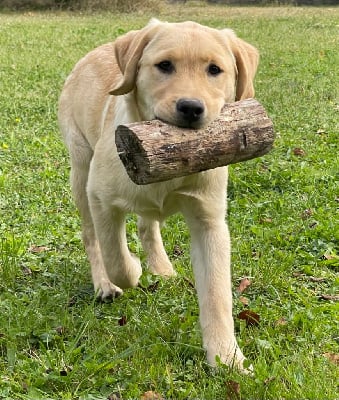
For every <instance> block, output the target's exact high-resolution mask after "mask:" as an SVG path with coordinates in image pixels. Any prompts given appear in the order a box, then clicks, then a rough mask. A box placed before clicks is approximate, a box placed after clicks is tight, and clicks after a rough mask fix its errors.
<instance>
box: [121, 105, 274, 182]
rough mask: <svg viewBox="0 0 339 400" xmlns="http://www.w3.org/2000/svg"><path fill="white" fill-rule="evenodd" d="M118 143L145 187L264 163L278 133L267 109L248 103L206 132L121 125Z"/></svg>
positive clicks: (226, 111) (154, 124) (226, 112)
mask: <svg viewBox="0 0 339 400" xmlns="http://www.w3.org/2000/svg"><path fill="white" fill-rule="evenodd" d="M115 140H116V145H117V149H118V153H119V156H120V158H121V160H122V162H123V164H124V166H125V168H126V170H127V173H128V175H129V177H130V178H131V179H132V181H133V182H135V183H136V184H138V185H145V184H149V183H153V182H160V181H165V180H169V179H173V178H178V177H181V176H185V175H189V174H193V173H197V172H200V171H205V170H208V169H212V168H217V167H221V166H225V165H228V164H234V163H238V162H241V161H245V160H249V159H252V158H255V157H260V156H262V155H264V154H266V153H267V152H268V151H269V150H270V149H271V148H272V145H273V140H274V132H273V125H272V121H271V120H270V118H269V117H268V116H267V114H266V112H265V110H264V108H263V107H262V105H261V104H260V103H259V102H258V101H257V100H255V99H246V100H242V101H238V102H235V103H229V104H226V105H225V106H224V107H223V109H222V112H221V114H220V116H219V117H218V118H217V119H216V120H215V121H213V122H212V123H211V124H210V125H209V126H207V127H206V128H204V129H186V128H179V127H176V126H172V125H168V124H166V123H164V122H162V121H158V120H153V121H144V122H135V123H131V124H126V125H119V126H118V127H117V130H116V137H115Z"/></svg>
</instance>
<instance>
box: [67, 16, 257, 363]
mask: <svg viewBox="0 0 339 400" xmlns="http://www.w3.org/2000/svg"><path fill="white" fill-rule="evenodd" d="M162 61H170V62H171V64H172V65H173V66H174V70H173V71H170V72H164V71H163V70H162V69H161V68H159V64H160V63H161V62H162ZM257 63H258V53H257V51H256V49H255V48H254V47H252V46H251V45H249V44H247V43H246V42H244V41H243V40H241V39H239V38H237V37H236V35H235V34H234V33H233V32H232V31H231V30H227V29H225V30H216V29H211V28H208V27H204V26H202V25H199V24H196V23H193V22H184V23H178V24H174V23H163V22H160V21H157V20H152V21H151V22H150V24H149V25H147V26H146V27H145V28H143V29H141V30H139V31H132V32H129V33H127V34H125V35H124V36H122V37H120V38H118V39H117V40H116V41H115V42H113V43H109V44H105V45H103V46H100V47H98V48H96V49H95V50H93V51H91V52H90V53H89V54H87V55H86V56H85V57H84V58H83V59H81V60H80V61H79V62H78V63H77V64H76V66H75V68H74V69H73V71H72V73H71V74H70V76H69V77H68V79H67V81H66V83H65V86H64V88H63V91H62V94H61V98H60V103H59V123H60V128H61V131H62V133H63V136H64V140H65V142H66V144H67V147H68V149H69V152H70V159H71V184H72V190H73V194H74V198H75V201H76V204H77V207H78V209H79V212H80V215H81V219H82V235H83V241H84V245H85V248H86V251H87V254H88V258H89V261H90V264H91V271H92V277H93V283H94V289H95V291H96V292H97V294H98V296H100V297H102V298H107V297H116V296H118V295H120V294H122V289H124V288H128V287H133V286H136V285H137V284H138V280H139V277H140V275H141V265H140V261H139V260H138V259H137V258H136V257H135V256H134V255H132V254H131V253H130V251H129V249H128V247H127V241H126V234H125V233H126V232H125V216H126V213H129V212H133V213H136V214H137V215H138V216H139V224H138V227H139V233H140V239H141V242H142V245H143V247H144V249H145V251H146V252H147V254H148V264H149V268H150V270H151V271H152V272H153V273H154V274H159V275H163V276H171V275H175V271H174V270H173V267H172V264H171V262H170V260H169V258H168V256H167V255H166V252H165V250H164V247H163V243H162V239H161V235H160V226H161V223H162V222H163V221H164V219H165V218H166V217H167V216H168V215H170V214H173V213H176V212H181V213H182V214H183V215H184V217H185V219H186V221H187V225H188V227H189V230H190V233H191V259H192V264H193V270H194V276H195V282H196V289H197V294H198V300H199V308H200V324H201V328H202V335H203V342H204V347H205V349H206V350H207V359H208V361H209V362H210V363H211V364H212V365H215V363H216V361H215V360H216V356H218V357H220V360H221V361H222V362H223V363H226V364H228V365H235V366H237V367H238V368H240V369H242V368H243V360H244V356H243V354H242V352H241V350H240V349H239V347H238V345H237V342H236V339H235V336H234V325H233V319H232V293H231V274H230V239H229V232H228V228H227V224H226V223H225V214H226V186H227V168H226V167H224V168H217V169H214V170H210V171H207V172H202V173H199V174H195V175H191V176H188V177H184V178H177V179H173V180H171V181H167V182H162V183H154V184H150V185H146V186H137V185H136V184H134V183H133V182H132V181H131V180H130V179H129V177H128V175H127V173H126V171H125V169H124V167H123V165H122V163H121V161H120V159H119V156H118V154H117V151H116V146H115V141H114V138H115V135H114V132H115V128H116V126H117V125H118V124H122V123H127V122H134V121H140V120H150V119H154V118H160V119H162V120H164V121H167V122H169V123H172V124H175V125H180V115H178V110H177V108H176V107H177V106H176V104H177V102H178V100H179V99H182V98H188V99H198V100H199V102H200V103H201V104H202V105H203V109H204V111H203V114H202V115H201V118H200V119H199V121H198V122H197V124H196V127H203V126H205V125H206V124H208V123H209V122H210V121H212V120H213V119H215V118H216V117H217V116H218V114H219V113H220V110H221V108H222V106H223V105H224V104H225V103H226V102H233V101H234V100H240V99H244V98H248V97H253V96H254V89H253V78H254V75H255V72H256V68H257ZM211 65H216V66H218V67H220V69H221V72H220V73H217V74H211V73H210V72H209V71H210V70H209V68H210V66H211ZM212 72H213V71H212ZM200 103H199V104H200Z"/></svg>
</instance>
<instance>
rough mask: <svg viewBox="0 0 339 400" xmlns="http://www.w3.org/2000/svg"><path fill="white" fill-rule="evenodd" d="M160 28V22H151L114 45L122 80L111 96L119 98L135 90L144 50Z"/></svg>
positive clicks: (118, 40) (117, 40)
mask: <svg viewBox="0 0 339 400" xmlns="http://www.w3.org/2000/svg"><path fill="white" fill-rule="evenodd" d="M159 26H160V21H157V20H151V22H150V23H149V24H148V25H147V26H146V27H145V28H143V29H141V30H139V31H131V32H128V33H127V34H125V35H123V36H121V37H119V38H118V39H116V41H115V42H114V43H113V45H114V54H115V61H116V63H117V64H118V66H119V69H120V72H121V74H122V78H121V79H120V81H118V83H117V84H116V85H115V86H113V87H112V88H111V90H110V92H109V93H110V94H112V95H115V96H119V95H122V94H126V93H128V92H130V91H132V90H133V88H134V86H135V81H136V77H137V73H138V64H139V60H140V58H141V56H142V53H143V51H144V48H145V47H146V46H147V44H148V43H149V42H150V41H151V39H152V38H153V36H154V34H155V32H156V31H157V30H158V28H159Z"/></svg>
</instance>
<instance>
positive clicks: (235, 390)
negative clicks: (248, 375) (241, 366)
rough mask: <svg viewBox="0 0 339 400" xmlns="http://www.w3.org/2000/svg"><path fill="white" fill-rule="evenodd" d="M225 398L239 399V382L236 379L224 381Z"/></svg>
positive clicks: (230, 399)
mask: <svg viewBox="0 0 339 400" xmlns="http://www.w3.org/2000/svg"><path fill="white" fill-rule="evenodd" d="M226 389H227V394H226V399H227V400H239V399H240V383H239V382H236V381H226Z"/></svg>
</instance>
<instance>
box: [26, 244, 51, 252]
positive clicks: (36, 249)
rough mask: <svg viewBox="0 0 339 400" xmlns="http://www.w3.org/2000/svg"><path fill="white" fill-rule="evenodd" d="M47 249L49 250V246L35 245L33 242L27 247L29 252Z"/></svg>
mask: <svg viewBox="0 0 339 400" xmlns="http://www.w3.org/2000/svg"><path fill="white" fill-rule="evenodd" d="M48 250H49V247H47V246H37V245H35V244H34V245H33V246H31V247H30V248H29V249H28V251H29V252H30V253H42V252H44V251H48Z"/></svg>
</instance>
